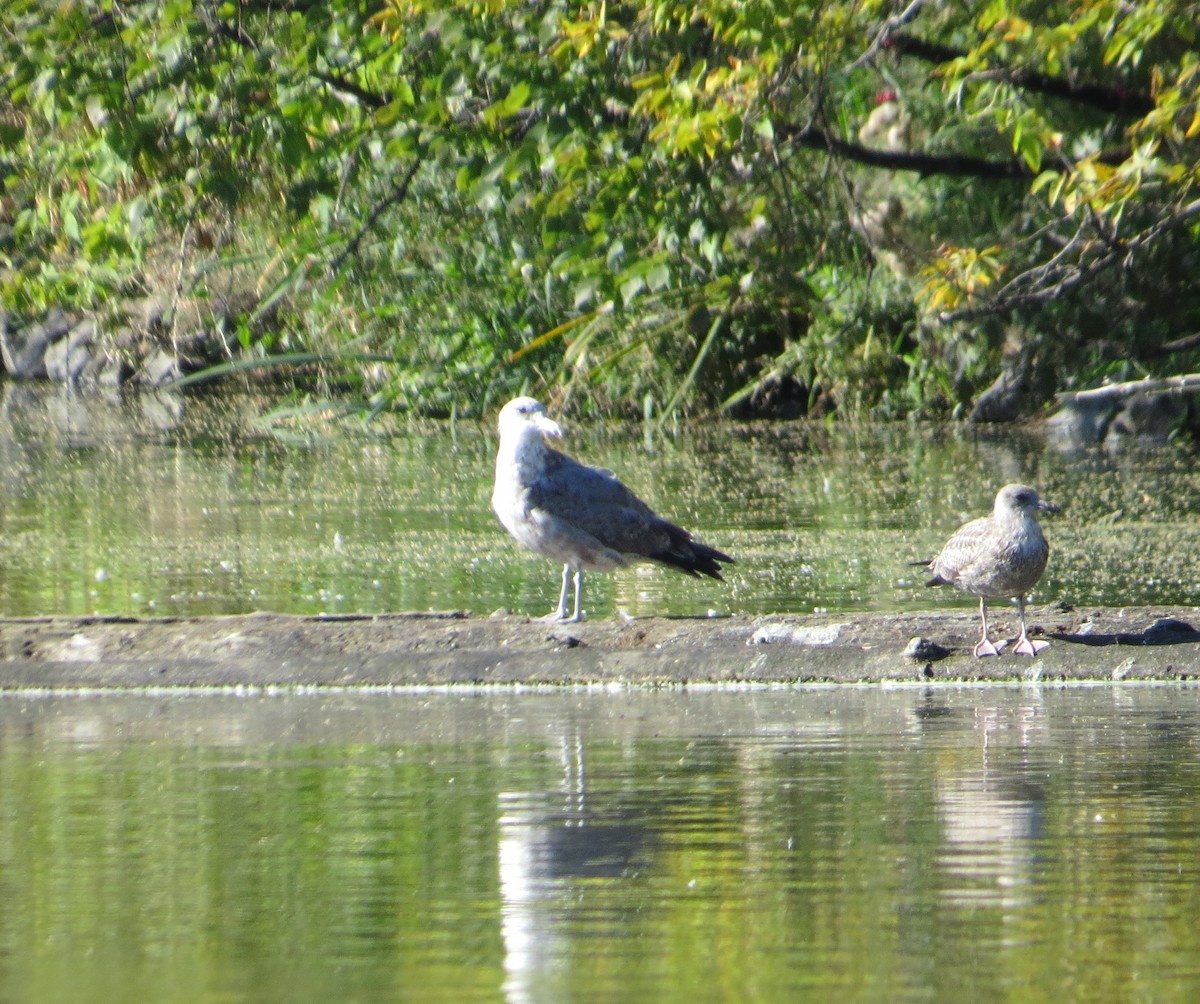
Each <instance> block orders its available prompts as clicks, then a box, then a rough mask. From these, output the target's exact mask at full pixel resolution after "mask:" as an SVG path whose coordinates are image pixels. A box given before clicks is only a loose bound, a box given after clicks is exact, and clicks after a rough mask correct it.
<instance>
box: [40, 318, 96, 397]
mask: <svg viewBox="0 0 1200 1004" xmlns="http://www.w3.org/2000/svg"><path fill="white" fill-rule="evenodd" d="M95 336H96V322H95V321H94V320H92V319H91V318H87V319H85V320H82V321H80V322H79V323H78V324H76V325H75V326H74V327H72V328H71V329H70V332H69V333H68V334H67V337H66V338H60V339H59V340H58V341H56V342H54V343H53V344H52V345H50V347H49V348H47V349H46V355H45V369H46V376H47V378H48V379H50V380H53V381H55V382H56V383H75V382H77V381H78V380H79V376H80V374H81V373H83V371H84V369H85V368H86V367H87V365H88V363H90V362H91V361H92V342H93V341H94V339H95Z"/></svg>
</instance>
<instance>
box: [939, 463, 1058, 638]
mask: <svg viewBox="0 0 1200 1004" xmlns="http://www.w3.org/2000/svg"><path fill="white" fill-rule="evenodd" d="M1039 510H1040V511H1042V512H1060V511H1061V510H1060V509H1059V507H1058V506H1056V505H1054V504H1053V503H1052V502H1043V501H1042V500H1041V499H1039V498H1038V494H1037V492H1036V491H1034V490H1033V489H1032V488H1030V487H1029V486H1028V485H1005V486H1004V487H1003V488H1001V489H1000V491H999V492H998V493H997V494H996V502H995V505H993V506H992V514H991V515H990V516H983V517H981V518H980V519H973V520H971V522H969V523H967V524H965V525H964V526H963V527H961V528H960V529H959V530H958V531H957V532H956V533H955V534H954V536H952V537H951V538H950V539H949V540H948V541H946V546H945V547H943V548H942V552H941V554H939V555H938V556H937V557H936V558H934V559H933V561H931V562H930V563H929V570H930V571H931V572H933V578H932V579H931V580H930V581H929V582H928V583H927V584H928V585H930V586H940V585H952V586H957V587H958V588H959V589H962V590H964V591H965V592H968V593H974V594H975V595H976V596H978V597H979V617H980V620H981V621H982V622H983V636H982V637H981V638H980V639H979V643H978V644H977V645H976V646H975V655H976V656H977V657H979V656H985V655H997V654H998V652H999V650H998V649H997V648H996V646H995V645H993V644H992V643H991V641H989V640H988V620H987V601H988V599H1000V598H1002V597H1009V596H1015V597H1016V598H1017V610H1018V611H1019V613H1020V617H1021V637H1020V638H1018V639H1017V645H1016V648H1014V649H1013V651H1014V652H1016V653H1018V654H1019V655H1030V656H1032V655H1037V654H1038V652H1040V651H1042V649H1044V648H1046V647H1047V646H1048V645H1049V644H1050V643H1049V642H1047V641H1032V640H1030V638H1029V635H1028V634H1027V633H1026V631H1025V594H1026V593H1027V592H1029V590H1030V589H1032V588H1033V587H1034V586H1035V585H1036V584H1037V581H1038V579H1040V578H1041V577H1042V572H1043V571H1045V569H1046V559H1047V558H1048V557H1049V555H1050V548H1049V546H1048V545H1047V544H1046V538H1045V537H1044V536H1043V535H1042V528H1041V526H1040V525H1039V524H1038V521H1037V517H1036V516H1035V513H1036V512H1038V511H1039ZM1002 647H1003V645H1001V648H1002Z"/></svg>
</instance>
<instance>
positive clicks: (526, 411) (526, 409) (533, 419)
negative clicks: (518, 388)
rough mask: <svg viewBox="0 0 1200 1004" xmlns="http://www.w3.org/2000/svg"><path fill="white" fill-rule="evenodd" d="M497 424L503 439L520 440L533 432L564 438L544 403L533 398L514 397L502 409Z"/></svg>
mask: <svg viewBox="0 0 1200 1004" xmlns="http://www.w3.org/2000/svg"><path fill="white" fill-rule="evenodd" d="M497 424H498V425H499V427H500V438H501V439H505V438H507V437H509V436H513V437H516V438H520V437H522V436H524V435H526V434H528V432H529V431H531V430H533V431H536V432H540V433H541V434H542V435H544V436H552V437H553V438H554V439H561V438H562V429H561V428H560V427H559V424H558V423H557V422H556V421H554V419H552V418H551V417H550V416H549V415H547V414H546V409H545V408H543V407H542V403H541V402H540V401H536V400H534V399H533V398H532V397H514V398H513V399H512V400H511V401H509V402H508V404H506V405H505V406H504V407H503V408H501V409H500V417H499V419H498V420H497Z"/></svg>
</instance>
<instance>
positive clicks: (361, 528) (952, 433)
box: [0, 385, 1200, 616]
mask: <svg viewBox="0 0 1200 1004" xmlns="http://www.w3.org/2000/svg"><path fill="white" fill-rule="evenodd" d="M262 408H263V403H262V402H261V401H259V400H256V399H253V398H248V397H237V396H229V395H223V396H221V397H220V398H215V399H210V398H204V397H191V398H187V399H184V398H182V397H178V398H175V397H162V396H145V397H135V396H127V397H125V398H121V399H119V400H117V401H116V402H109V401H105V400H103V399H99V398H83V399H81V398H78V397H72V396H70V395H68V394H64V393H63V392H62V391H60V390H58V389H53V390H49V391H47V390H35V389H31V388H28V387H14V386H12V385H5V386H4V387H3V388H2V394H0V417H3V418H4V419H5V421H4V422H3V423H0V465H2V470H3V493H2V495H0V569H3V574H2V575H0V615H10V616H11V615H36V614H46V613H70V614H87V613H106V614H136V615H162V614H216V613H243V612H248V611H253V610H273V611H280V612H298V613H335V612H340V613H349V612H355V613H375V612H387V611H397V610H426V609H440V610H447V609H459V610H467V611H470V612H474V613H490V612H491V611H493V610H496V609H498V608H508V609H514V610H518V611H522V612H527V613H532V614H541V613H545V612H546V611H548V610H549V609H550V608H551V607H552V606H553V604H554V601H555V599H556V598H557V589H558V581H559V579H558V569H557V568H555V567H554V566H553V565H552V564H551V563H550V562H549V561H546V560H545V559H541V558H538V557H536V556H534V555H531V554H528V553H526V552H524V551H523V550H522V549H521V548H520V547H519V546H518V545H517V544H515V543H514V542H512V541H511V540H509V538H508V537H507V536H506V535H505V533H504V532H503V530H502V529H501V528H500V526H499V524H498V523H497V522H496V520H495V517H494V516H493V515H492V513H491V511H490V508H489V501H490V494H491V479H492V466H493V456H494V450H495V436H494V433H493V430H492V428H491V426H490V424H489V425H486V426H480V425H476V424H473V423H457V424H456V425H455V426H451V425H450V424H449V423H442V424H437V423H414V424H412V425H409V426H404V427H402V428H400V429H399V430H398V431H397V432H395V433H394V434H387V435H384V434H381V432H380V431H379V430H377V429H373V428H368V429H365V430H361V429H360V430H355V429H353V428H351V429H346V428H345V427H343V426H339V425H337V424H335V423H333V422H329V423H321V422H316V423H313V424H310V425H306V426H304V427H303V428H302V429H301V432H302V433H303V435H294V436H291V437H290V438H286V439H285V438H281V437H280V436H277V435H274V436H273V435H270V434H268V433H267V432H265V431H264V430H263V429H262V428H261V427H258V426H256V424H255V421H254V419H255V416H256V415H257V414H258V413H259V411H260V410H261V409H262ZM565 424H566V429H567V439H566V443H565V446H566V448H567V449H569V450H570V451H572V452H574V453H575V454H576V455H578V456H579V457H581V458H583V459H585V460H586V461H588V462H591V463H594V464H597V465H601V466H606V467H611V468H613V469H615V470H617V471H618V472H619V473H620V474H621V476H622V477H623V479H624V480H625V481H626V482H627V483H628V484H629V485H630V486H631V487H633V488H634V489H635V490H636V491H638V492H639V493H640V494H642V495H643V496H644V497H645V498H646V499H647V500H649V501H650V502H651V503H652V504H653V505H654V506H655V507H656V508H657V509H658V510H659V511H661V512H662V513H663V514H664V515H667V516H670V517H672V518H674V519H676V520H677V521H679V522H681V523H682V524H684V525H685V526H688V527H690V528H692V529H694V530H695V531H696V533H697V535H698V536H701V537H702V538H703V539H705V540H708V541H710V542H711V543H713V544H714V545H715V546H717V547H719V548H721V549H723V550H726V551H728V552H729V553H731V554H733V555H734V556H736V557H737V558H738V559H739V561H738V564H737V565H735V566H733V567H732V568H730V569H729V573H728V584H727V585H722V584H721V583H717V582H713V581H711V580H704V581H693V580H689V579H687V578H686V577H684V576H682V575H679V574H678V573H675V572H671V571H668V570H665V569H662V568H659V567H656V566H650V565H644V566H640V567H637V568H633V569H628V570H623V571H621V572H619V573H616V574H612V575H591V576H589V579H588V586H587V601H588V602H587V605H588V608H589V610H590V612H591V613H592V614H593V615H594V616H609V615H611V614H612V613H613V611H614V610H616V609H621V610H625V611H627V612H628V613H630V614H633V615H647V614H668V613H669V614H680V615H689V614H690V615H694V614H706V613H708V612H710V611H711V612H714V613H749V614H762V613H797V612H799V613H803V612H810V611H812V610H814V609H826V610H833V611H854V610H896V609H913V608H922V607H924V608H929V607H935V606H943V605H947V604H961V605H964V606H971V605H973V604H974V601H973V600H972V599H971V598H970V597H965V596H958V595H956V594H954V593H953V592H947V591H943V590H927V589H925V588H924V587H923V585H922V582H923V578H922V576H921V574H920V570H918V569H913V568H911V567H909V566H908V564H907V563H908V562H909V561H912V560H916V559H927V558H929V557H931V556H932V555H933V554H934V553H936V551H937V549H938V548H939V546H940V545H941V543H942V542H943V541H944V540H945V538H946V537H947V536H948V535H949V534H950V533H951V532H953V530H954V529H956V528H957V527H958V526H959V525H960V524H961V523H962V522H963V521H964V520H965V519H967V518H970V517H973V516H976V515H980V514H982V513H984V512H986V511H987V510H988V509H989V508H990V506H991V501H992V497H993V495H994V493H995V491H996V489H997V487H998V486H1000V485H1002V484H1004V483H1006V482H1008V481H1014V480H1023V481H1027V482H1029V483H1031V484H1033V485H1035V486H1037V487H1038V488H1039V490H1040V491H1041V492H1042V494H1043V495H1044V496H1045V497H1046V498H1049V499H1051V500H1053V501H1056V502H1058V503H1059V504H1060V505H1061V506H1062V507H1063V509H1064V512H1063V514H1062V515H1061V516H1057V517H1051V518H1048V519H1046V520H1045V525H1046V532H1047V535H1048V537H1049V538H1050V541H1051V545H1052V557H1051V561H1050V566H1049V569H1048V570H1047V573H1046V576H1045V578H1044V579H1043V581H1042V584H1041V585H1040V586H1039V588H1038V590H1037V592H1036V594H1035V596H1034V602H1035V604H1043V605H1045V604H1050V603H1055V602H1059V601H1064V602H1069V603H1073V604H1075V605H1088V604H1096V605H1117V606H1120V605H1125V604H1148V603H1154V604H1157V603H1195V602H1196V601H1197V597H1198V596H1200V562H1198V561H1197V559H1196V557H1195V549H1194V547H1193V542H1194V539H1195V532H1196V526H1197V510H1198V508H1200V501H1198V499H1200V465H1197V463H1196V457H1195V455H1194V454H1192V453H1189V452H1188V451H1187V450H1185V449H1184V448H1182V447H1174V446H1172V447H1167V448H1163V449H1159V450H1141V451H1137V450H1133V451H1129V452H1126V453H1124V454H1121V455H1117V456H1111V455H1106V454H1103V453H1100V452H1092V453H1089V452H1079V453H1063V452H1059V451H1056V450H1055V449H1053V448H1051V447H1049V446H1048V445H1047V444H1046V442H1045V441H1044V440H1043V439H1042V438H1040V437H1038V436H1036V435H1031V434H1022V433H1019V432H1012V431H1008V430H1003V431H999V432H996V431H981V430H978V429H968V428H961V427H946V426H940V427H922V426H915V425H891V426H864V427H841V428H836V429H834V430H832V431H829V430H826V429H824V427H822V426H815V425H812V424H809V423H758V424H753V425H736V424H723V423H707V424H696V425H693V426H685V427H682V428H680V429H678V430H675V431H674V433H673V434H664V435H658V436H649V435H647V434H646V432H645V430H644V429H643V428H642V427H640V426H612V427H607V428H594V427H592V428H586V429H585V428H580V427H577V426H575V425H573V424H572V423H571V421H570V420H567V421H566V423H565Z"/></svg>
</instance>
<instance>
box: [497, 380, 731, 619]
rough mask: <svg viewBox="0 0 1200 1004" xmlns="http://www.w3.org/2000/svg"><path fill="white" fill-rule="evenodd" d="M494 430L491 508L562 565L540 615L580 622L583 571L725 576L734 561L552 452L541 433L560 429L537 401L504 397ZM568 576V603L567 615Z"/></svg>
mask: <svg viewBox="0 0 1200 1004" xmlns="http://www.w3.org/2000/svg"><path fill="white" fill-rule="evenodd" d="M499 427H500V448H499V450H498V451H497V453H496V485H495V488H494V490H493V491H492V509H493V510H495V513H496V515H497V516H498V517H499V519H500V522H501V523H502V524H503V525H504V528H505V529H506V530H507V531H508V532H509V533H510V534H512V535H513V536H514V537H515V538H516V539H517V540H518V541H520V543H522V544H524V545H525V546H526V547H528V548H529V549H530V550H531V551H535V552H537V553H538V554H541V555H544V556H545V557H547V558H553V559H554V560H555V561H561V562H562V563H563V573H562V589H561V591H560V592H559V595H558V608H557V609H556V610H555V611H554V612H553V613H551V614H550V615H549V617H548V618H547V620H557V621H566V622H567V623H576V622H578V621H580V620H582V618H583V608H582V603H583V570H584V569H585V568H586V569H589V570H594V571H601V572H608V571H612V570H613V569H614V568H621V567H623V566H625V565H628V564H630V563H631V562H635V561H641V560H648V561H657V562H659V563H660V564H663V565H669V566H670V567H672V568H678V569H680V570H681V571H683V572H686V573H687V574H688V575H691V576H694V577H697V578H698V577H699V576H700V575H707V576H710V577H711V578H714V579H720V580H721V581H724V579H723V578H722V577H721V564H720V563H721V562H725V563H726V564H729V563H731V562H732V561H733V558H731V557H729V555H727V554H722V553H721V552H720V551H718V550H716V549H715V548H712V547H709V546H708V545H707V544H701V543H700V542H699V541H697V540H693V539H692V535H691V534H690V533H688V532H687V531H686V530H684V529H682V528H680V527H678V526H676V525H675V524H674V523H671V522H669V521H668V520H665V519H663V518H662V517H661V516H658V515H656V514H655V513H654V511H653V510H652V509H651V508H650V507H649V506H648V505H646V503H645V502H643V501H642V500H641V499H639V498H638V497H637V496H636V495H634V494H633V492H631V491H630V490H629V489H628V488H626V487H625V486H624V485H623V484H622V483H621V482H620V481H619V480H618V478H617V476H616V475H615V474H614V473H613V472H612V471H606V470H602V469H601V468H598V467H588V466H586V465H585V464H581V463H579V462H578V461H576V460H572V459H571V458H570V457H568V456H566V455H565V454H563V453H559V452H558V451H557V450H554V449H551V448H550V446H549V445H548V444H547V442H546V437H550V438H552V439H561V438H562V429H561V428H560V427H559V425H558V423H557V422H555V421H553V420H552V419H551V418H550V417H549V416H548V415H547V414H546V409H545V408H544V407H542V405H541V404H540V403H539V402H538V401H536V400H534V399H533V398H531V397H517V398H514V399H513V400H511V401H509V402H508V404H506V405H505V406H504V407H503V408H501V409H500V416H499ZM572 580H573V581H574V585H575V608H574V612H573V613H572V615H571V616H570V617H567V589H568V586H569V585H570V583H571V582H572Z"/></svg>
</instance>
